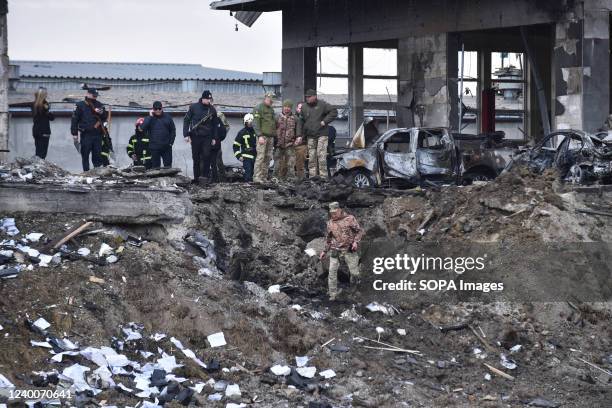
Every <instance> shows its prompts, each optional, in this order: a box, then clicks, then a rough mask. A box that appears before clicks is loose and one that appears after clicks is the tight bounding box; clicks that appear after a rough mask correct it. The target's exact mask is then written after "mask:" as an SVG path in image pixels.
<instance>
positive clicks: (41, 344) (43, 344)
mask: <svg viewBox="0 0 612 408" xmlns="http://www.w3.org/2000/svg"><path fill="white" fill-rule="evenodd" d="M30 344H31V345H32V346H33V347H44V348H53V346H51V344H49V342H48V341H34V340H30Z"/></svg>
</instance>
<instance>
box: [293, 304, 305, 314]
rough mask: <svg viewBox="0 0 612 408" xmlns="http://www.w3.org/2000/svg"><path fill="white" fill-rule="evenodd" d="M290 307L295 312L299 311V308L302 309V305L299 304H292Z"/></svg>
mask: <svg viewBox="0 0 612 408" xmlns="http://www.w3.org/2000/svg"><path fill="white" fill-rule="evenodd" d="M291 308H292V309H293V310H295V311H296V312H299V311H300V310H302V309H303V308H302V306H300V305H292V306H291Z"/></svg>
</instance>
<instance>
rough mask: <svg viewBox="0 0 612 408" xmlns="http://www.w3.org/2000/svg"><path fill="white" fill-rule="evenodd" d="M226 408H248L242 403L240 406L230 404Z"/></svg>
mask: <svg viewBox="0 0 612 408" xmlns="http://www.w3.org/2000/svg"><path fill="white" fill-rule="evenodd" d="M225 408H246V404H245V403H244V402H241V403H240V404H235V403H233V402H230V403H228V404H227V405H226V406H225Z"/></svg>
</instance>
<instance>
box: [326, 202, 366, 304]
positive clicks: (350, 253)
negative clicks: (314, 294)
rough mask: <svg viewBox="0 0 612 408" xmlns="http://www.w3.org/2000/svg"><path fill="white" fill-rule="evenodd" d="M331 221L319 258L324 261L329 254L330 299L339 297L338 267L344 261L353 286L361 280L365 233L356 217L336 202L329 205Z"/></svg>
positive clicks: (328, 280) (328, 223)
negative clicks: (360, 250) (360, 266)
mask: <svg viewBox="0 0 612 408" xmlns="http://www.w3.org/2000/svg"><path fill="white" fill-rule="evenodd" d="M329 215H330V220H329V221H328V222H327V239H326V242H325V249H324V250H323V252H321V255H320V256H319V258H320V259H321V260H323V258H325V255H326V254H327V252H330V251H331V252H330V254H329V276H328V279H327V284H328V291H329V299H330V300H335V299H336V296H338V266H340V259H344V261H345V262H346V265H347V266H348V269H349V272H350V279H351V285H356V284H357V283H358V280H359V255H358V254H357V250H358V249H359V243H360V242H361V239H362V238H363V235H364V231H363V229H362V228H361V226H360V225H359V223H358V222H357V220H356V219H355V217H354V216H352V215H350V214H347V213H345V212H344V211H343V210H342V209H341V208H340V205H339V204H338V203H336V202H333V203H330V204H329Z"/></svg>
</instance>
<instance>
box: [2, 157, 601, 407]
mask: <svg viewBox="0 0 612 408" xmlns="http://www.w3.org/2000/svg"><path fill="white" fill-rule="evenodd" d="M89 177H99V176H89ZM111 177H115V176H111ZM122 179H124V180H127V179H129V178H127V177H122ZM107 180H108V179H107ZM555 180H556V178H555V177H554V176H546V175H545V176H544V177H541V176H538V177H536V176H533V175H531V174H530V173H528V172H522V171H521V170H520V169H515V171H513V172H512V173H511V174H507V175H504V176H503V177H500V178H498V179H497V180H495V181H493V182H488V183H475V184H474V185H472V186H466V187H456V186H455V187H453V186H449V187H442V188H440V189H427V190H421V189H413V190H405V191H399V190H386V189H376V190H371V191H370V190H355V189H353V188H351V187H346V186H342V185H337V184H334V183H322V182H317V181H305V182H302V183H299V184H297V185H287V184H269V185H247V184H236V183H232V184H218V185H213V186H210V187H208V188H201V187H197V186H196V187H192V186H190V187H186V188H187V190H188V191H189V195H190V197H191V201H192V203H193V205H194V211H193V214H192V215H191V216H190V217H189V218H188V219H186V220H185V221H184V222H183V223H182V224H171V223H151V224H148V225H147V224H145V225H143V224H138V225H136V224H130V223H129V222H127V221H124V222H122V223H121V224H117V225H113V224H108V223H107V224H105V223H101V222H97V223H91V224H89V225H87V226H86V228H83V229H82V230H80V231H78V229H79V227H82V226H83V225H85V223H87V222H90V221H89V220H82V219H77V218H75V217H74V216H73V215H68V214H61V213H60V214H53V215H50V214H35V213H21V214H5V213H2V212H1V210H0V242H1V244H0V245H1V248H0V250H1V252H0V263H2V264H3V265H2V266H0V268H1V269H0V273H1V271H2V270H5V269H7V268H19V272H18V273H17V274H15V276H16V278H15V279H0V293H1V294H2V296H0V338H2V340H3V347H1V348H0V386H2V387H10V386H14V387H15V388H28V387H29V388H33V387H41V388H45V389H50V390H69V391H71V392H72V399H71V402H70V403H71V404H72V405H77V406H93V405H100V406H134V407H135V406H138V407H143V406H150V407H152V406H167V407H172V406H179V405H184V406H206V407H240V406H261V407H272V408H274V407H287V406H291V407H309V408H317V407H319V408H320V407H332V406H333V407H351V406H361V407H397V406H491V407H493V406H545V407H557V406H559V407H561V406H606V402H605V401H609V392H610V386H611V385H612V375H611V374H612V341H611V339H612V332H611V331H610V330H611V329H610V324H609V322H610V319H611V318H612V312H611V307H610V304H609V303H605V302H604V303H599V304H589V303H581V302H565V303H543V302H542V303H528V302H524V303H489V304H485V303H467V302H464V303H458V304H451V303H450V302H438V303H435V304H431V302H428V301H427V300H426V299H424V298H422V297H419V295H418V294H414V295H413V294H406V295H405V296H404V297H403V298H402V299H401V300H398V301H397V302H387V301H382V300H378V301H374V300H372V299H371V298H369V297H368V296H367V295H366V293H365V290H364V288H357V289H352V290H350V291H348V290H347V291H346V292H345V294H344V295H343V296H341V297H340V298H339V300H338V301H336V302H329V301H328V300H327V298H326V296H325V295H324V293H325V289H326V270H325V269H326V267H325V266H324V265H323V264H322V263H321V262H319V261H318V256H317V255H318V253H319V252H320V250H321V249H322V248H323V245H324V234H325V222H326V220H327V206H328V204H329V203H330V202H332V201H339V202H340V203H341V205H342V206H343V207H345V208H347V209H348V211H350V212H351V213H353V214H354V215H355V216H356V217H357V218H358V219H359V221H360V222H361V223H362V225H363V226H364V228H365V230H366V236H365V238H364V246H363V248H362V251H363V253H364V258H363V259H366V258H367V254H368V253H369V251H372V249H371V245H373V244H374V243H391V242H396V241H397V242H406V243H411V242H412V243H413V242H419V241H420V242H432V243H435V242H441V241H447V242H465V241H468V242H498V243H501V244H504V245H505V243H510V242H513V241H519V240H520V241H525V242H527V243H530V242H533V243H536V242H544V241H553V242H557V241H559V240H561V241H563V240H565V241H568V242H574V241H576V242H584V241H595V242H610V238H611V237H610V234H611V232H610V231H612V229H611V228H610V227H611V225H610V224H611V223H612V218H611V217H608V216H607V215H605V214H607V213H609V212H610V210H609V208H610V207H612V200H611V199H610V193H609V192H608V191H607V190H597V189H591V190H584V191H583V190H577V189H566V188H564V187H563V186H561V185H558V184H557V182H556V181H555ZM583 210H586V211H590V212H583ZM593 212H597V213H599V214H596V213H593ZM602 214H604V215H602ZM75 231H78V233H76V234H74V235H73V236H71V237H70V238H69V239H67V240H66V241H65V242H63V243H62V244H61V245H59V246H58V248H57V250H55V251H51V250H50V249H48V248H52V247H53V246H54V245H56V244H58V243H59V242H60V241H62V239H65V238H66V237H68V236H69V235H71V233H74V232H75ZM36 240H37V241H36ZM26 246H27V247H28V248H29V249H30V250H36V251H38V252H39V255H38V256H32V255H34V252H31V253H30V252H29V250H28V249H26V248H25V247H26ZM40 254H44V255H48V256H50V257H51V261H50V262H48V266H47V267H42V266H41V265H40V263H41V262H42V260H41V259H40ZM56 254H59V255H58V256H57V257H55V256H56ZM54 257H55V258H54ZM341 272H346V271H342V270H341ZM369 272H370V271H369V265H362V273H365V274H368V273H369ZM340 278H341V279H340V280H341V285H344V286H345V289H347V288H346V275H342V274H341V277H340ZM57 360H59V361H57ZM3 398H4V399H3ZM60 399H61V400H62V401H66V399H65V398H60ZM5 401H7V399H6V396H4V397H3V396H0V403H4V402H5Z"/></svg>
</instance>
